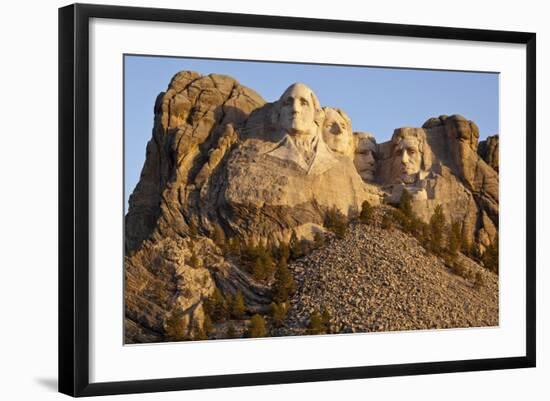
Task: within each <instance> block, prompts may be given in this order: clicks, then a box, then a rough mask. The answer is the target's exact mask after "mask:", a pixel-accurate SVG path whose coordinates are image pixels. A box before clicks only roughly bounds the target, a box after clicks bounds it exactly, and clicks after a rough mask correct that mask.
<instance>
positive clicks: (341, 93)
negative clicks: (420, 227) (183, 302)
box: [124, 56, 499, 207]
mask: <svg viewBox="0 0 550 401" xmlns="http://www.w3.org/2000/svg"><path fill="white" fill-rule="evenodd" d="M124 61H125V63H124V72H125V105H124V111H125V120H124V127H125V199H126V203H125V206H126V207H127V201H128V197H129V196H130V194H131V193H132V191H133V190H134V187H135V185H136V184H137V181H138V180H139V174H140V172H141V168H142V166H143V162H144V160H145V146H146V144H147V141H149V139H150V138H151V132H152V128H153V107H154V103H155V99H156V97H157V95H158V94H159V93H160V92H162V91H164V90H166V87H167V86H168V83H169V82H170V79H171V78H172V76H174V74H176V73H177V72H178V71H182V70H193V71H197V72H199V73H201V74H203V75H207V74H210V73H217V74H224V75H230V76H232V77H233V78H235V79H237V81H239V82H240V83H241V84H242V85H245V86H248V87H250V88H252V89H254V90H255V91H256V92H257V93H258V94H260V96H262V97H263V98H264V99H265V100H266V101H268V102H272V101H275V100H277V99H278V98H279V96H280V95H281V94H282V93H283V91H284V90H285V89H286V88H287V87H288V86H289V85H291V84H292V83H294V82H303V83H305V84H306V85H308V86H309V87H310V88H312V89H313V91H314V92H315V93H316V94H317V96H318V97H319V100H320V102H321V105H323V106H332V107H339V108H341V109H343V110H344V111H345V112H346V113H347V114H348V115H349V116H350V118H351V120H352V124H353V130H354V131H368V132H371V133H372V134H374V136H375V137H376V140H377V141H378V142H379V143H380V142H385V141H387V140H388V139H390V137H391V135H392V133H393V130H394V129H395V128H398V127H405V126H409V127H420V126H421V125H422V124H423V123H424V121H426V120H427V119H428V118H429V117H433V116H439V115H441V114H448V115H451V114H462V115H463V116H464V117H466V118H468V119H469V120H473V121H475V122H476V124H477V125H478V126H479V129H480V136H481V138H482V139H483V138H485V137H487V136H488V135H493V134H496V133H498V120H499V118H498V96H499V89H498V85H499V84H498V74H496V73H475V72H456V71H435V70H415V69H397V68H374V67H348V66H332V65H330V66H329V65H316V64H290V63H288V64H287V63H266V62H250V61H230V60H206V59H188V58H175V57H174V58H172V57H151V56H125V59H124Z"/></svg>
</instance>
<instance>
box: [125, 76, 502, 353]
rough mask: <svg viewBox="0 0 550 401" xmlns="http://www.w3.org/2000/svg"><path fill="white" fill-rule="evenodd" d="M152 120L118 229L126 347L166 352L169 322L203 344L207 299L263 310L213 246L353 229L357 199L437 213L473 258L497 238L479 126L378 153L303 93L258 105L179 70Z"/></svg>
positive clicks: (256, 99) (457, 124)
mask: <svg viewBox="0 0 550 401" xmlns="http://www.w3.org/2000/svg"><path fill="white" fill-rule="evenodd" d="M154 112H155V114H154V123H153V130H152V137H151V140H150V141H149V143H148V144H147V150H146V160H145V163H144V166H143V169H142V172H141V176H140V180H139V182H138V184H137V185H136V187H135V189H134V191H133V193H132V195H131V196H130V199H129V208H128V213H127V215H126V218H125V230H126V232H125V248H126V258H125V277H126V280H125V283H126V288H125V305H126V320H125V338H126V342H129V343H132V342H154V341H165V339H166V330H167V329H166V327H167V322H168V321H169V319H170V316H172V315H173V314H174V313H175V312H178V313H179V315H181V316H182V318H181V319H182V321H183V322H184V323H185V324H184V326H185V333H184V336H186V337H189V338H194V337H196V336H198V335H200V330H201V328H202V327H203V326H204V319H205V316H204V302H205V300H206V299H207V298H208V297H210V296H212V294H213V293H214V291H215V288H218V289H219V290H221V292H222V293H223V294H224V295H228V296H234V295H235V294H236V293H237V292H239V293H241V294H242V295H243V297H244V300H245V304H246V310H247V313H256V312H258V313H266V312H268V311H269V304H270V302H271V289H270V287H269V286H267V285H266V284H265V283H260V282H258V280H255V279H254V278H253V277H252V275H251V274H250V273H249V272H247V271H245V270H244V269H243V267H242V266H239V265H238V263H236V261H234V260H232V259H231V258H230V257H227V256H226V254H225V252H224V249H222V246H221V245H220V244H219V243H214V242H213V241H212V240H211V239H214V238H215V237H220V236H222V237H223V238H224V239H225V240H229V239H231V240H238V241H240V242H241V243H246V244H262V245H264V246H265V245H269V246H273V245H275V246H276V245H278V244H281V243H288V242H289V241H290V240H291V239H292V238H298V239H304V240H308V241H312V240H314V239H315V237H316V234H318V233H324V231H325V229H324V228H323V227H322V226H323V223H324V222H325V219H326V217H327V213H328V212H329V211H332V210H335V209H337V210H338V211H339V212H340V213H341V214H342V215H344V216H346V217H347V218H354V217H356V216H358V215H359V213H360V211H361V207H362V204H363V202H364V201H368V202H369V203H370V204H371V205H373V206H375V205H379V204H381V203H384V202H390V203H398V202H399V199H400V197H401V195H402V193H403V190H404V189H406V190H407V191H409V192H410V193H411V194H412V195H413V209H414V211H415V212H416V214H417V215H418V216H419V217H420V218H421V219H423V220H424V221H428V220H429V218H430V216H431V215H432V213H433V212H434V210H435V207H436V206H437V205H442V207H443V210H444V212H445V214H446V217H447V220H448V221H459V222H461V223H462V230H463V233H464V234H465V236H466V237H467V238H468V240H470V241H471V242H472V243H475V244H477V245H478V246H479V248H480V250H481V251H483V250H484V249H485V247H487V246H488V245H490V244H491V243H493V242H494V241H495V240H496V239H497V236H498V188H499V187H498V137H496V140H495V139H494V137H493V139H491V138H490V139H488V140H487V142H486V143H482V144H481V145H480V146H479V147H478V138H479V130H478V128H477V126H476V125H475V123H473V122H472V121H468V120H466V119H465V118H464V117H462V116H459V115H454V116H450V117H448V116H440V117H438V118H431V119H429V120H428V121H426V123H425V124H424V125H423V126H422V128H408V127H405V128H398V129H396V130H395V132H394V135H393V137H392V140H391V141H389V142H386V143H381V144H377V143H376V140H375V139H374V137H373V136H372V135H371V134H369V133H366V132H355V133H354V132H353V130H352V122H351V120H350V119H349V117H348V116H347V115H346V114H345V112H344V111H343V110H340V109H337V108H332V107H323V106H322V105H321V103H320V101H319V99H318V98H317V96H316V95H315V93H314V92H313V91H312V90H311V89H310V88H308V87H307V86H306V85H304V84H300V83H297V84H293V85H291V86H290V87H289V88H288V89H287V90H286V91H285V92H284V93H283V94H282V95H281V97H280V98H279V99H278V100H277V101H275V102H271V103H268V102H266V101H265V100H264V99H262V98H261V96H259V95H258V94H257V93H256V92H254V91H253V90H252V89H249V88H246V87H244V86H242V85H241V84H239V83H238V82H237V81H236V80H234V79H233V78H231V77H228V76H223V75H216V74H211V75H208V76H202V75H200V74H198V73H195V72H190V71H182V72H180V73H178V74H176V75H175V76H174V77H173V78H172V80H171V82H170V83H169V85H168V88H167V90H166V91H165V92H162V93H161V94H159V96H158V97H157V99H156V102H155V107H154ZM495 143H496V145H495ZM478 152H479V154H478ZM495 163H496V169H495V167H494V165H495ZM191 260H193V263H191V262H190V261H191ZM196 260H198V261H199V262H198V263H196Z"/></svg>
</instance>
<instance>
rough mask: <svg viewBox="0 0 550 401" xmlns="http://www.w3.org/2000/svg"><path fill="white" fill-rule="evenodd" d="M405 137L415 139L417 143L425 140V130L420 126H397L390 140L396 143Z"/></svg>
mask: <svg viewBox="0 0 550 401" xmlns="http://www.w3.org/2000/svg"><path fill="white" fill-rule="evenodd" d="M405 139H416V140H417V141H418V142H419V143H424V142H425V141H426V132H425V131H424V130H423V129H421V128H398V129H396V130H395V131H394V133H393V136H392V139H391V140H392V142H393V143H394V144H398V143H400V142H401V141H403V140H405Z"/></svg>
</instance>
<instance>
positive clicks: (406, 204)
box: [399, 189, 413, 218]
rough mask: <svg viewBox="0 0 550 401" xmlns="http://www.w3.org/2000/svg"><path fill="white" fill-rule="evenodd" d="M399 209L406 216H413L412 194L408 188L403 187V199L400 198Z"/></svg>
mask: <svg viewBox="0 0 550 401" xmlns="http://www.w3.org/2000/svg"><path fill="white" fill-rule="evenodd" d="M399 210H401V212H402V213H403V215H405V217H407V218H411V217H413V210H412V196H411V194H410V193H409V191H407V190H406V189H403V192H402V194H401V199H400V200H399Z"/></svg>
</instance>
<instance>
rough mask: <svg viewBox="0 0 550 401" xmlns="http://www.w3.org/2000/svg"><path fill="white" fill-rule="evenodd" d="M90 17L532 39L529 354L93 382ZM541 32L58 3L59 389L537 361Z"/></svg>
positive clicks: (231, 383) (214, 383)
mask: <svg viewBox="0 0 550 401" xmlns="http://www.w3.org/2000/svg"><path fill="white" fill-rule="evenodd" d="M91 18H106V19H119V20H140V21H159V22H173V23H191V24H205V25H217V26H239V27H252V28H274V29H285V30H305V31H323V32H337V33H353V34H369V35H386V36H402V37H415V38H432V39H433V38H437V39H451V40H468V41H484V42H499V43H515V44H523V45H525V46H526V60H525V61H526V68H527V69H526V71H527V73H526V77H527V82H526V88H527V90H526V94H525V95H526V104H527V109H526V121H527V125H526V132H527V138H526V143H527V165H526V174H527V177H526V185H527V191H526V202H527V203H526V205H527V208H526V213H527V219H526V230H527V231H526V233H527V243H526V254H527V258H526V261H525V262H526V275H527V276H526V288H525V291H526V308H527V310H526V318H527V319H526V327H525V333H526V348H525V349H526V353H525V355H524V356H520V357H510V358H495V359H475V360H457V361H442V362H428V363H409V364H398V365H381V366H363V367H361V366H360V367H346V368H330V369H314V370H297V371H283V372H262V373H249V374H230V375H219V376H196V377H182V378H165V379H154V380H132V381H122V382H102V383H90V380H89V334H88V329H89V312H88V311H89V306H90V305H89V290H88V285H89V265H88V260H89V231H88V230H89V222H88V218H89V194H90V188H89V180H88V173H89V142H88V139H89V131H88V123H89V117H88V111H89V108H88V107H89V104H88V95H89V90H90V88H89V74H88V72H89V71H88V62H89V21H90V19H91ZM535 65H536V35H535V33H526V32H508V31H493V30H491V31H490V30H479V29H462V28H448V27H434V26H415V25H400V24H387V23H371V22H358V21H337V20H322V19H309V18H295V17H279V16H266V15H245V14H231V13H219V12H202V11H185V10H171V9H154V8H137V7H119V6H105V5H86V4H75V5H69V6H67V7H63V8H60V9H59V391H60V392H62V393H65V394H68V395H71V396H77V397H79V396H95V395H107V394H125V393H142V392H160V391H173V390H189V389H203V388H219V387H237V386H252V385H265V384H281V383H295V382H316V381H325V380H346V379H362V378H373V377H387V376H401V375H421V374H434V373H450V372H464V371H480V370H494V369H513V368H527V367H534V366H535V363H536V357H535V355H536V337H535V327H536V326H535V324H536V321H535V295H536V294H535V274H536V273H535V267H536V260H535V247H536V237H535V235H536V231H535V222H536V216H535V213H536V205H535V165H536V160H535V141H536V140H535V120H536V114H535V113H536V104H535V102H536V69H535V68H536V67H535Z"/></svg>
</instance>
